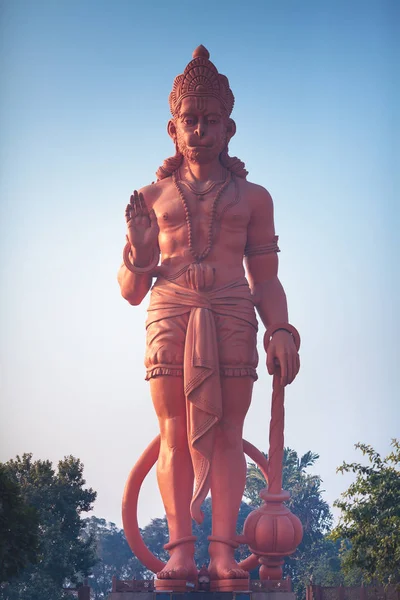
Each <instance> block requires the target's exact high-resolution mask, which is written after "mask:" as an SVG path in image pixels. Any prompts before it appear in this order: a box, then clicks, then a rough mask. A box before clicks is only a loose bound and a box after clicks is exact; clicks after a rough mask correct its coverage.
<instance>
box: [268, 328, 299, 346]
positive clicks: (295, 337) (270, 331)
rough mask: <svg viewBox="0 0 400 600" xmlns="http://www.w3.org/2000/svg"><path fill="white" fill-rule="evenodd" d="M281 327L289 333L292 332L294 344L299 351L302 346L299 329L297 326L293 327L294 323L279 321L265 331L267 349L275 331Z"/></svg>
mask: <svg viewBox="0 0 400 600" xmlns="http://www.w3.org/2000/svg"><path fill="white" fill-rule="evenodd" d="M280 329H283V330H284V331H287V332H288V333H290V334H291V336H292V337H293V341H294V344H295V346H296V350H297V351H299V348H300V334H299V332H298V331H297V329H296V327H293V325H290V323H277V324H276V325H270V326H269V327H268V328H267V331H266V332H265V335H264V348H265V351H267V349H268V346H269V344H270V341H271V338H272V336H273V335H274V333H276V332H277V331H279V330H280Z"/></svg>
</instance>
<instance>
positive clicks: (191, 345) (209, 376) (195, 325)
mask: <svg viewBox="0 0 400 600" xmlns="http://www.w3.org/2000/svg"><path fill="white" fill-rule="evenodd" d="M188 312H190V316H189V321H188V326H187V330H186V339H185V348H184V360H183V380H184V381H183V382H184V393H185V397H186V414H187V429H188V442H189V450H190V454H191V458H192V464H193V471H194V477H195V487H194V492H193V497H192V501H191V505H190V512H191V515H192V518H193V519H195V521H197V522H198V523H201V522H202V521H203V518H204V515H203V513H202V511H201V509H200V507H201V505H202V503H203V501H204V500H205V498H206V496H207V494H208V492H209V489H210V467H211V460H212V454H213V448H214V439H215V426H216V425H217V423H218V422H219V421H220V420H221V417H222V394H221V381H220V371H219V356H218V343H217V331H216V326H215V319H214V314H221V315H224V316H230V317H233V318H234V319H241V320H243V321H246V322H247V323H249V324H250V325H252V326H253V327H254V328H255V329H256V330H257V319H256V316H255V312H254V304H253V301H252V297H251V293H250V289H249V285H248V283H247V281H246V279H245V278H244V277H243V278H241V279H240V280H238V281H235V282H232V283H230V284H228V285H225V286H223V287H220V288H217V289H214V290H209V291H203V290H202V291H198V290H193V289H191V288H186V287H183V286H180V285H178V284H176V283H174V282H171V281H167V280H165V279H162V278H160V279H158V280H157V282H156V283H155V285H154V286H153V289H152V292H151V299H150V306H149V308H148V318H147V322H146V327H148V326H149V325H150V324H152V323H156V322H157V321H161V320H164V319H171V318H173V317H177V316H179V315H183V314H186V313H188ZM234 326H235V324H234V323H232V327H234Z"/></svg>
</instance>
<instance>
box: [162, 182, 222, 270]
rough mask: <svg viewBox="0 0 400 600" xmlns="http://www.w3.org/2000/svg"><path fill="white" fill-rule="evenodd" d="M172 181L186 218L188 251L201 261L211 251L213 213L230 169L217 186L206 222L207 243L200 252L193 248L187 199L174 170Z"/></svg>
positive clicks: (214, 213) (215, 210)
mask: <svg viewBox="0 0 400 600" xmlns="http://www.w3.org/2000/svg"><path fill="white" fill-rule="evenodd" d="M172 181H173V182H174V184H175V187H176V189H177V191H178V194H179V197H180V199H181V201H182V204H183V208H184V211H185V220H186V225H187V232H188V244H189V250H190V253H191V255H192V256H193V258H194V259H195V260H196V261H197V262H201V261H202V260H204V259H205V258H207V256H208V255H209V254H210V252H211V248H212V244H213V231H214V221H215V215H216V212H217V204H218V201H219V199H220V198H221V196H222V194H223V193H224V191H225V190H226V188H227V187H228V185H229V184H230V182H231V173H230V171H228V175H227V177H226V179H225V181H224V183H223V184H222V185H221V187H220V188H219V190H218V192H217V193H216V195H215V198H214V201H213V203H212V206H211V211H210V217H209V223H208V233H207V245H206V247H205V248H204V250H203V252H201V253H200V254H199V253H198V252H196V250H195V249H194V248H193V231H192V218H191V215H190V211H189V206H188V203H187V200H186V198H185V195H184V193H183V190H182V188H181V186H180V185H179V183H178V180H177V178H176V171H174V173H173V174H172Z"/></svg>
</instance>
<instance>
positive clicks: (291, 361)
mask: <svg viewBox="0 0 400 600" xmlns="http://www.w3.org/2000/svg"><path fill="white" fill-rule="evenodd" d="M295 377H296V364H295V356H294V354H293V353H292V354H290V355H289V356H288V374H287V385H290V384H291V383H292V381H293V379H294V378H295Z"/></svg>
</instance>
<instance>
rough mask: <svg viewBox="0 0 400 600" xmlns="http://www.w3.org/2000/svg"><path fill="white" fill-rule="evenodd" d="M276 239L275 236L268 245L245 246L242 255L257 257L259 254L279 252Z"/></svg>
mask: <svg viewBox="0 0 400 600" xmlns="http://www.w3.org/2000/svg"><path fill="white" fill-rule="evenodd" d="M278 239H279V237H278V236H277V235H275V236H274V238H273V240H272V242H270V243H269V244H260V245H259V246H252V245H247V244H246V247H245V249H244V255H245V256H247V257H249V256H257V255H259V254H270V253H271V252H280V250H279V246H278Z"/></svg>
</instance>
